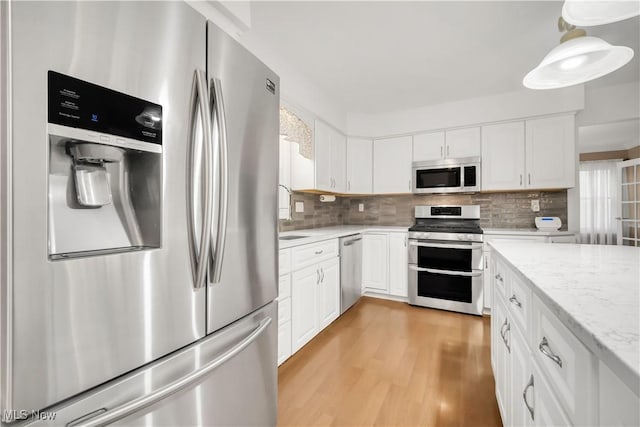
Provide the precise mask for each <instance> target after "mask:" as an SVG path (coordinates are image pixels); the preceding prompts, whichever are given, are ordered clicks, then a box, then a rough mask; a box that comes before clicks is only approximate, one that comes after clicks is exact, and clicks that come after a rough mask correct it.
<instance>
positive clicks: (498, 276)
mask: <svg viewBox="0 0 640 427" xmlns="http://www.w3.org/2000/svg"><path fill="white" fill-rule="evenodd" d="M494 277H495V278H496V280H499V281H501V282H504V279H503V278H502V276H501V275H500V273H498V274H496V275H495V276H494Z"/></svg>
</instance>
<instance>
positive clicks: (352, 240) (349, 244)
mask: <svg viewBox="0 0 640 427" xmlns="http://www.w3.org/2000/svg"><path fill="white" fill-rule="evenodd" d="M358 240H362V237H358V238H355V239H351V240H348V241H346V242H344V244H343V246H351V245H353V244H354V243H355V242H357V241H358Z"/></svg>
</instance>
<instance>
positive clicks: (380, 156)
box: [373, 136, 412, 194]
mask: <svg viewBox="0 0 640 427" xmlns="http://www.w3.org/2000/svg"><path fill="white" fill-rule="evenodd" d="M411 157H412V137H410V136H402V137H398V138H388V139H378V140H375V141H374V142H373V192H374V194H394V193H396V194H397V193H411Z"/></svg>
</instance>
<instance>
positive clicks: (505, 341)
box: [502, 323, 511, 353]
mask: <svg viewBox="0 0 640 427" xmlns="http://www.w3.org/2000/svg"><path fill="white" fill-rule="evenodd" d="M510 330H511V324H510V323H507V329H505V330H504V335H503V337H502V339H503V340H504V345H506V346H507V351H508V352H509V353H511V345H509V342H508V341H507V332H509V331H510Z"/></svg>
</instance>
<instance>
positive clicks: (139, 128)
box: [48, 71, 162, 259]
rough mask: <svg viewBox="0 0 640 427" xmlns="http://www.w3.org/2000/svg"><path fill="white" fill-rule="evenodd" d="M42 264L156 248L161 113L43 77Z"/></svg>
mask: <svg viewBox="0 0 640 427" xmlns="http://www.w3.org/2000/svg"><path fill="white" fill-rule="evenodd" d="M48 104H49V112H48V113H49V114H48V116H49V120H48V132H49V183H48V189H49V190H48V193H49V194H48V196H49V201H48V215H49V258H51V259H61V258H69V257H82V256H92V255H102V254H107V253H114V252H123V251H129V250H141V249H150V248H158V247H160V242H161V228H162V227H161V223H162V107H161V106H160V105H157V104H154V103H151V102H148V101H144V100H142V99H139V98H135V97H132V96H129V95H126V94H124V93H120V92H116V91H114V90H111V89H107V88H104V87H101V86H97V85H94V84H92V83H88V82H85V81H82V80H79V79H76V78H73V77H70V76H66V75H63V74H59V73H56V72H53V71H49V74H48Z"/></svg>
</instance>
